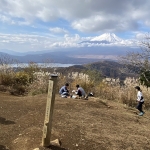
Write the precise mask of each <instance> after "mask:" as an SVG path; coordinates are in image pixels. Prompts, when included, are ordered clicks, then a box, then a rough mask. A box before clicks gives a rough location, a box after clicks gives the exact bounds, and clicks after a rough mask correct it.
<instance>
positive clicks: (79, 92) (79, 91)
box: [75, 84, 86, 98]
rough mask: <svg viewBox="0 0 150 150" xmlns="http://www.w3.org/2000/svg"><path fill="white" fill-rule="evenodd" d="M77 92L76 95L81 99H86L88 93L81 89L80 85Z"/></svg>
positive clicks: (77, 86)
mask: <svg viewBox="0 0 150 150" xmlns="http://www.w3.org/2000/svg"><path fill="white" fill-rule="evenodd" d="M76 88H77V91H76V92H75V94H76V95H78V96H79V98H81V97H85V96H86V93H85V91H84V89H83V88H82V87H80V86H79V85H78V84H77V85H76Z"/></svg>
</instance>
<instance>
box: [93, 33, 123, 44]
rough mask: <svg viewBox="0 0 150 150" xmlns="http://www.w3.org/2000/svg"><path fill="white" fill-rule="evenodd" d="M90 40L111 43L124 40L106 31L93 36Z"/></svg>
mask: <svg viewBox="0 0 150 150" xmlns="http://www.w3.org/2000/svg"><path fill="white" fill-rule="evenodd" d="M90 41H107V42H109V43H116V42H122V41H123V39H121V38H119V37H118V36H116V35H115V34H114V33H104V34H102V35H100V36H96V37H94V38H92V39H91V40H90Z"/></svg>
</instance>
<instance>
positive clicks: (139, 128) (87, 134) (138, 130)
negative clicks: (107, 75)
mask: <svg viewBox="0 0 150 150" xmlns="http://www.w3.org/2000/svg"><path fill="white" fill-rule="evenodd" d="M46 97H47V95H44V94H43V95H37V96H25V97H16V96H11V95H9V94H8V93H0V150H33V149H35V148H39V149H40V150H137V149H138V150H148V149H150V119H149V115H150V112H148V111H146V113H145V115H144V116H143V117H139V116H137V114H136V113H137V111H136V110H135V109H133V108H128V107H126V106H124V105H122V104H120V103H117V102H112V101H107V100H101V99H98V98H90V99H89V100H88V101H86V100H74V99H69V98H60V97H59V96H56V102H55V110H54V116H53V129H52V137H51V140H55V139H59V140H60V141H61V143H62V146H61V147H56V146H51V147H49V148H42V147H40V144H41V141H42V140H41V139H42V128H43V122H44V115H45V108H46Z"/></svg>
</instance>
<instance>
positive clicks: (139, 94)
mask: <svg viewBox="0 0 150 150" xmlns="http://www.w3.org/2000/svg"><path fill="white" fill-rule="evenodd" d="M135 89H136V90H137V102H138V105H137V107H136V108H137V109H138V110H139V111H140V113H139V116H143V115H144V111H143V110H142V105H143V104H144V97H143V94H142V90H141V88H140V87H139V86H136V87H135Z"/></svg>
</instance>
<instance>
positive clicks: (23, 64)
mask: <svg viewBox="0 0 150 150" xmlns="http://www.w3.org/2000/svg"><path fill="white" fill-rule="evenodd" d="M36 64H38V66H39V67H42V68H47V67H51V68H57V67H70V66H74V65H75V64H61V63H36ZM28 65H29V64H28V63H19V64H10V66H11V67H21V68H25V67H27V66H28Z"/></svg>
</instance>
